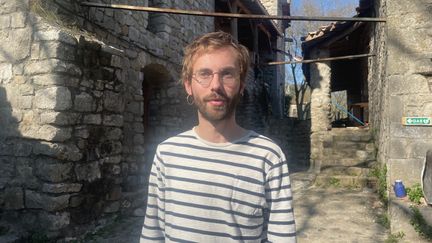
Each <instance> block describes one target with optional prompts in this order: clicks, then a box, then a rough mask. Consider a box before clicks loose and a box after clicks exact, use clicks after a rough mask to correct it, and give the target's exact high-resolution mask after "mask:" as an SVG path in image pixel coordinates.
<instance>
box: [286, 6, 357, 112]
mask: <svg viewBox="0 0 432 243" xmlns="http://www.w3.org/2000/svg"><path fill="white" fill-rule="evenodd" d="M292 4H293V9H292V13H291V14H292V15H303V16H333V17H335V16H353V15H354V14H355V8H356V6H357V5H358V1H356V0H351V1H348V0H332V1H330V0H327V1H322V0H313V1H311V0H296V1H292ZM296 4H297V5H296ZM297 6H298V7H297ZM329 23H330V22H318V21H295V22H292V26H291V28H288V29H287V33H286V36H287V38H288V39H289V40H290V42H289V44H288V45H287V47H286V50H287V53H286V55H287V58H288V60H289V61H297V60H301V59H302V57H301V56H302V50H301V37H304V36H306V35H307V34H308V33H309V32H312V31H317V30H318V29H319V27H321V26H325V25H328V24H329ZM287 74H288V75H287V76H288V80H289V81H291V83H293V84H294V100H295V103H296V107H297V117H298V119H300V120H304V119H306V118H307V114H308V112H309V109H310V106H304V103H305V93H306V91H307V89H308V84H307V83H306V81H305V79H304V76H303V72H302V70H301V65H299V64H295V63H293V64H289V65H288V71H287ZM307 103H310V101H308V102H307Z"/></svg>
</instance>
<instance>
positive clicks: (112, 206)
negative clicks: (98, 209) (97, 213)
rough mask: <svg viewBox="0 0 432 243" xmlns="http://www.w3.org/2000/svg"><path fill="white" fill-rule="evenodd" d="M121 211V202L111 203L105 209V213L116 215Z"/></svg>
mask: <svg viewBox="0 0 432 243" xmlns="http://www.w3.org/2000/svg"><path fill="white" fill-rule="evenodd" d="M119 209H120V202H119V201H115V202H110V203H108V204H107V205H106V206H105V208H104V213H115V212H117V211H118V210H119Z"/></svg>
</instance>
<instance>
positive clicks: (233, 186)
mask: <svg viewBox="0 0 432 243" xmlns="http://www.w3.org/2000/svg"><path fill="white" fill-rule="evenodd" d="M141 242H205V243H211V242H296V231H295V222H294V214H293V208H292V193H291V184H290V179H289V175H288V166H287V163H286V160H285V156H284V154H283V152H282V151H281V149H280V148H279V147H278V146H277V145H276V144H275V143H274V142H273V141H272V140H270V139H268V138H266V137H264V136H262V135H259V134H257V133H255V132H253V131H250V132H248V134H247V135H246V136H244V137H243V138H241V139H239V140H236V141H234V142H231V143H210V142H208V141H205V140H203V139H201V138H200V137H198V136H197V134H196V133H195V132H194V131H193V130H189V131H187V132H184V133H181V134H179V135H177V136H174V137H171V138H169V139H167V140H165V141H164V142H162V143H161V144H160V145H159V146H158V148H157V150H156V154H155V158H154V162H153V166H152V169H151V174H150V181H149V191H148V202H147V211H146V216H145V220H144V225H143V229H142V234H141Z"/></svg>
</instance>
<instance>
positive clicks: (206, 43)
mask: <svg viewBox="0 0 432 243" xmlns="http://www.w3.org/2000/svg"><path fill="white" fill-rule="evenodd" d="M223 47H232V48H234V50H235V51H236V52H237V54H238V59H237V60H238V64H239V67H240V82H242V83H243V82H245V80H246V74H247V71H248V68H249V63H250V58H249V51H248V49H247V48H246V47H245V46H243V45H241V44H239V43H238V42H237V40H235V39H234V38H233V37H232V35H230V34H228V33H226V32H222V31H218V32H211V33H208V34H205V35H202V36H200V37H198V38H196V39H195V40H194V41H193V42H192V43H190V44H189V45H187V46H186V48H185V50H184V58H183V68H182V74H181V81H182V83H183V84H184V82H186V81H187V82H190V80H191V78H192V66H193V61H194V59H195V58H196V56H197V55H198V54H199V53H202V52H204V51H211V50H217V49H220V48H223Z"/></svg>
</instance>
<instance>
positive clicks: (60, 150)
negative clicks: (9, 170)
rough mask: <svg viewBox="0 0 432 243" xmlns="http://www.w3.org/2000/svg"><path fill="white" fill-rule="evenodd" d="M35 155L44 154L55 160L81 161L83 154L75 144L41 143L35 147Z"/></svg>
mask: <svg viewBox="0 0 432 243" xmlns="http://www.w3.org/2000/svg"><path fill="white" fill-rule="evenodd" d="M34 154H43V155H47V156H50V157H53V158H55V159H60V160H69V161H79V160H80V159H81V158H82V156H83V155H82V153H81V151H80V150H79V149H78V147H77V146H76V145H74V144H62V143H50V142H40V143H38V144H36V145H35V146H34Z"/></svg>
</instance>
